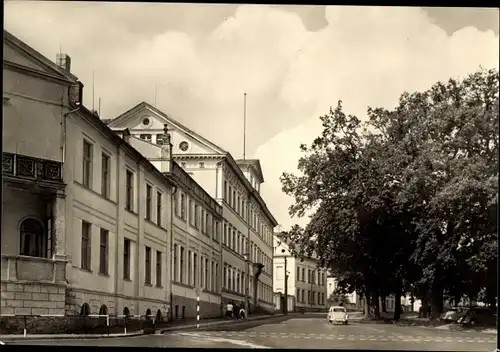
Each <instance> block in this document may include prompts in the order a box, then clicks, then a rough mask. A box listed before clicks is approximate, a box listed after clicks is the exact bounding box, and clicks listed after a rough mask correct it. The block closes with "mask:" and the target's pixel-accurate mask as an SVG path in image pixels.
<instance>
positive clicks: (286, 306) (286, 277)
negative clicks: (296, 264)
mask: <svg viewBox="0 0 500 352" xmlns="http://www.w3.org/2000/svg"><path fill="white" fill-rule="evenodd" d="M285 252H286V251H285V249H284V248H283V249H282V250H281V253H283V254H285ZM286 265H287V256H286V255H285V302H284V306H285V307H284V308H285V315H288V270H287V267H286Z"/></svg>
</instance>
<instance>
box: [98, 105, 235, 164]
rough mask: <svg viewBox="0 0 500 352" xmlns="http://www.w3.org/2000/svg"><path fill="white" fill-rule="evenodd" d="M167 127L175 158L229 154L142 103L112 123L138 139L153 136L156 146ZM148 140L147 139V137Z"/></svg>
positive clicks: (114, 127)
mask: <svg viewBox="0 0 500 352" xmlns="http://www.w3.org/2000/svg"><path fill="white" fill-rule="evenodd" d="M165 125H167V128H168V133H170V136H171V141H172V145H173V150H172V153H173V154H175V155H183V154H185V155H214V154H215V155H224V154H226V151H225V150H223V149H222V148H220V147H219V146H217V145H215V144H214V143H212V142H210V141H209V140H207V139H206V138H204V137H203V136H201V135H200V134H198V133H196V132H195V131H193V130H191V129H189V128H188V127H186V126H184V125H182V124H181V123H179V122H178V121H176V120H174V119H173V118H172V117H170V116H168V115H167V114H165V113H163V112H162V111H160V110H158V109H156V108H155V107H153V106H151V105H150V104H148V103H145V102H143V103H140V104H138V105H136V106H135V107H134V108H132V109H130V110H128V111H127V112H125V113H123V114H122V115H120V116H118V117H117V118H116V119H114V120H112V121H110V122H109V123H108V127H110V128H111V129H115V130H121V129H125V128H128V129H129V130H130V133H131V134H132V135H134V136H137V137H140V136H141V135H146V136H147V138H149V136H151V141H152V142H153V143H155V140H156V136H158V135H162V134H163V133H164V126H165ZM146 136H144V137H146Z"/></svg>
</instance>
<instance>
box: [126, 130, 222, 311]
mask: <svg viewBox="0 0 500 352" xmlns="http://www.w3.org/2000/svg"><path fill="white" fill-rule="evenodd" d="M163 132H164V134H163V135H162V137H161V138H163V139H162V141H163V142H164V143H162V144H161V145H157V144H153V143H151V142H149V141H147V140H144V139H140V138H137V137H135V136H130V138H129V143H130V144H131V145H132V146H133V147H134V148H135V149H137V150H138V151H140V152H141V153H142V154H144V155H151V154H152V153H153V154H154V153H158V155H160V158H161V159H162V160H157V161H155V162H154V163H155V165H156V167H157V168H158V169H159V170H160V171H162V172H163V173H164V174H165V175H166V176H167V177H168V179H169V180H170V182H171V183H172V184H173V185H174V187H175V188H174V191H173V192H172V195H173V198H172V214H171V219H172V222H171V230H170V233H171V234H173V239H172V244H173V245H172V247H171V248H170V252H171V253H172V257H171V261H170V262H171V267H172V271H171V275H172V278H171V295H172V296H171V297H172V299H171V302H172V303H171V311H172V318H173V319H183V318H186V317H191V318H192V317H196V315H197V311H196V309H197V308H196V307H197V300H198V298H199V300H200V315H201V316H202V317H217V316H220V315H221V314H222V311H221V292H222V280H221V277H222V275H221V273H222V269H221V259H222V256H221V246H222V244H221V226H222V206H221V205H220V204H219V203H217V202H216V201H215V200H214V199H213V198H212V197H210V195H209V194H208V193H207V192H205V190H204V189H203V188H202V187H201V186H200V185H199V184H197V183H196V182H195V181H194V180H193V178H191V176H189V175H188V173H187V172H186V171H185V170H184V169H183V168H181V167H180V166H179V165H178V164H177V163H176V162H175V161H173V160H172V145H171V143H170V142H169V139H170V133H169V131H168V130H166V129H164V131H163Z"/></svg>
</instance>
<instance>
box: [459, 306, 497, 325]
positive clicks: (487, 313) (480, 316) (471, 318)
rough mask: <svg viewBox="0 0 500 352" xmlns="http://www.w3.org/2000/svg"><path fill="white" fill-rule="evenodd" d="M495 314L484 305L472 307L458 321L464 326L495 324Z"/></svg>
mask: <svg viewBox="0 0 500 352" xmlns="http://www.w3.org/2000/svg"><path fill="white" fill-rule="evenodd" d="M496 321H497V315H496V314H495V312H494V311H493V310H491V309H490V308H486V307H474V308H471V309H469V310H468V311H467V313H465V315H464V316H463V317H461V318H460V319H458V323H460V324H462V325H464V326H495V325H496Z"/></svg>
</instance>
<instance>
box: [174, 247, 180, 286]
mask: <svg viewBox="0 0 500 352" xmlns="http://www.w3.org/2000/svg"><path fill="white" fill-rule="evenodd" d="M177 251H178V248H177V244H174V281H177V280H178V279H179V264H177V259H178V257H177Z"/></svg>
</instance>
